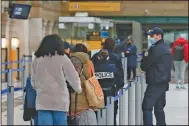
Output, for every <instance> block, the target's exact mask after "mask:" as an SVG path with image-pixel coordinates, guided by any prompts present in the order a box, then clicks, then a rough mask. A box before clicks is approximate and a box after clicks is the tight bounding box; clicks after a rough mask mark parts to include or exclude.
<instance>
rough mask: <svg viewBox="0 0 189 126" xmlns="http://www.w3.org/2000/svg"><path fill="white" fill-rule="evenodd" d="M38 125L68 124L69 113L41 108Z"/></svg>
mask: <svg viewBox="0 0 189 126" xmlns="http://www.w3.org/2000/svg"><path fill="white" fill-rule="evenodd" d="M38 125H67V113H66V112H63V111H51V110H39V111H38Z"/></svg>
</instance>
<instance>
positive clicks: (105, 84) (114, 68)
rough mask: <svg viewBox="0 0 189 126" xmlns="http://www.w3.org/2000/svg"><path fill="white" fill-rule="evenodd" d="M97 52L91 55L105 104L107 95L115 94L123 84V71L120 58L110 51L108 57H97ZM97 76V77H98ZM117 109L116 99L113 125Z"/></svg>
mask: <svg viewBox="0 0 189 126" xmlns="http://www.w3.org/2000/svg"><path fill="white" fill-rule="evenodd" d="M99 55H100V52H99V53H96V54H95V55H94V56H93V57H92V59H91V60H92V62H93V64H94V68H95V73H99V75H98V76H100V77H99V78H103V79H98V81H99V83H100V85H101V87H102V89H103V93H104V97H105V105H106V104H107V101H106V99H107V96H115V95H117V91H118V90H119V89H120V88H122V87H123V86H124V72H123V67H122V62H121V59H120V58H118V56H117V55H116V54H114V53H112V52H110V51H109V52H108V55H109V57H108V59H101V60H99V59H98V56H99ZM100 73H107V74H106V75H107V77H103V76H105V74H104V75H100ZM108 73H113V75H114V77H113V78H112V77H109V76H110V75H108ZM96 76H97V75H96ZM98 76H97V78H98ZM117 110H118V101H115V102H114V125H116V114H117Z"/></svg>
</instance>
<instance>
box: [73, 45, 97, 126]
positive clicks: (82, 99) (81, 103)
mask: <svg viewBox="0 0 189 126" xmlns="http://www.w3.org/2000/svg"><path fill="white" fill-rule="evenodd" d="M72 56H74V57H77V58H79V59H80V60H81V62H82V64H83V71H82V73H81V75H80V80H81V88H82V92H81V93H80V94H78V101H77V112H78V113H79V114H80V120H78V121H79V122H78V123H79V125H97V119H96V115H95V113H94V111H93V109H94V108H92V107H91V106H90V105H89V101H88V99H87V95H86V90H85V84H86V82H87V80H88V79H89V78H91V77H92V72H91V71H90V68H91V67H92V68H94V66H93V64H92V62H91V61H90V59H89V55H88V51H87V47H86V46H85V45H84V44H80V43H79V44H76V46H75V47H74V49H73V53H71V57H72ZM71 96H72V99H71V106H72V107H71V111H72V112H74V109H75V107H74V106H75V98H74V97H75V94H72V95H71ZM84 116H85V117H84ZM86 117H87V118H86Z"/></svg>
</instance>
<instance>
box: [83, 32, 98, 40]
mask: <svg viewBox="0 0 189 126" xmlns="http://www.w3.org/2000/svg"><path fill="white" fill-rule="evenodd" d="M86 40H87V41H101V37H100V33H99V32H88V33H87V38H86Z"/></svg>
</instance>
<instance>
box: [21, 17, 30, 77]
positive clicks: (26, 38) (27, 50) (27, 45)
mask: <svg viewBox="0 0 189 126" xmlns="http://www.w3.org/2000/svg"><path fill="white" fill-rule="evenodd" d="M23 26H24V27H23V31H24V38H23V39H24V41H23V42H24V54H25V55H31V52H30V43H29V21H28V20H24V21H23ZM27 59H29V58H27ZM29 69H30V66H29V63H26V70H25V74H26V75H25V76H26V77H28V76H29V71H30V70H29Z"/></svg>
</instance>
